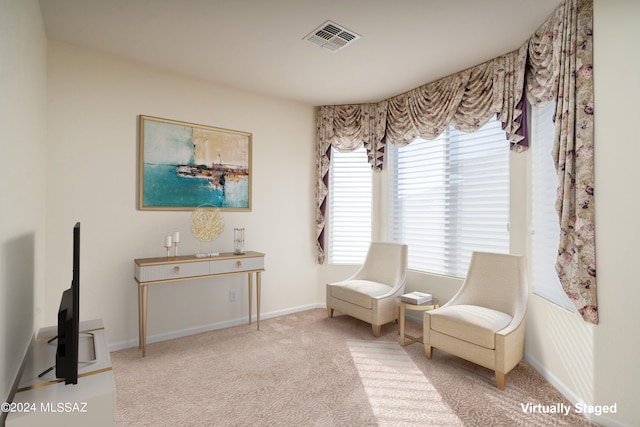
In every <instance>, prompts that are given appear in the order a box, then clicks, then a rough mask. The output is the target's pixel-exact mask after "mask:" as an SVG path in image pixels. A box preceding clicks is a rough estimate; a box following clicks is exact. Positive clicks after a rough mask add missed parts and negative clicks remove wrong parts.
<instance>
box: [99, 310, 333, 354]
mask: <svg viewBox="0 0 640 427" xmlns="http://www.w3.org/2000/svg"><path fill="white" fill-rule="evenodd" d="M313 308H326V306H325V305H324V304H309V305H303V306H298V307H293V308H287V309H285V310H277V311H272V312H269V313H261V314H260V320H265V319H271V318H273V317H278V316H284V315H286V314H291V313H297V312H300V311H306V310H311V309H313ZM256 320H257V317H256V315H255V314H254V315H253V318H252V321H253V322H255V321H256ZM248 322H249V316H245V317H241V318H239V319H233V320H227V321H224V322H218V323H211V324H208V325H202V326H197V327H194V328H187V329H181V330H178V331H171V332H166V333H162V334H157V335H150V336H147V344H151V343H154V342H160V341H166V340H171V339H174V338H180V337H186V336H188V335H194V334H199V333H201V332H209V331H215V330H216V329H224V328H230V327H232V326H239V325H244V324H246V323H248ZM137 346H138V340H137V339H135V340H128V341H121V342H117V343H113V344H110V345H109V351H110V352H111V351H117V350H124V349H125V348H131V347H137Z"/></svg>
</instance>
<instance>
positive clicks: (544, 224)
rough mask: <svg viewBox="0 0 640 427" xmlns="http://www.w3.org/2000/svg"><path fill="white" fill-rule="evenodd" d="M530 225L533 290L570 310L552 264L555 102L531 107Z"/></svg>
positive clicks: (556, 236) (556, 231)
mask: <svg viewBox="0 0 640 427" xmlns="http://www.w3.org/2000/svg"><path fill="white" fill-rule="evenodd" d="M531 110H532V111H531V124H532V126H531V134H532V135H531V139H532V145H531V198H532V200H531V206H532V208H531V227H530V234H531V239H530V244H531V249H530V255H531V256H530V261H529V262H530V263H531V281H532V282H533V283H532V285H533V292H534V293H535V294H537V295H539V296H541V297H543V298H545V299H547V300H549V301H551V302H553V303H555V304H558V305H559V306H561V307H564V308H566V309H569V310H573V304H572V303H571V301H570V300H569V297H568V296H567V295H566V294H565V293H564V290H563V289H562V285H561V284H560V279H558V274H557V273H556V269H555V264H556V259H557V254H558V244H559V242H560V221H559V220H558V214H557V212H556V208H555V203H556V198H557V186H558V178H557V174H556V167H555V165H554V163H553V157H552V150H553V139H554V133H555V128H554V123H553V115H554V112H555V103H553V102H552V103H550V104H548V105H547V106H546V107H544V108H532V109H531Z"/></svg>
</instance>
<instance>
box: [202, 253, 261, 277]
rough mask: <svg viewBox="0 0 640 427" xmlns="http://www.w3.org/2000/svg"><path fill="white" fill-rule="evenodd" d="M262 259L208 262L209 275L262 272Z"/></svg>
mask: <svg viewBox="0 0 640 427" xmlns="http://www.w3.org/2000/svg"><path fill="white" fill-rule="evenodd" d="M263 269H264V257H256V258H240V259H221V260H218V261H210V262H209V274H221V273H233V272H237V271H251V270H263Z"/></svg>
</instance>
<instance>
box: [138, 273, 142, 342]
mask: <svg viewBox="0 0 640 427" xmlns="http://www.w3.org/2000/svg"><path fill="white" fill-rule="evenodd" d="M138 348H142V285H141V284H139V283H138Z"/></svg>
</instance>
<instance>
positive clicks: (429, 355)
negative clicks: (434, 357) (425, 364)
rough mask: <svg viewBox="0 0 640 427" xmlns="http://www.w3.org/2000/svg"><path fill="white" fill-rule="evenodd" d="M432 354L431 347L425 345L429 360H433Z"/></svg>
mask: <svg viewBox="0 0 640 427" xmlns="http://www.w3.org/2000/svg"><path fill="white" fill-rule="evenodd" d="M431 352H432V349H431V346H430V345H427V344H425V345H424V353H425V354H426V356H427V359H431Z"/></svg>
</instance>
